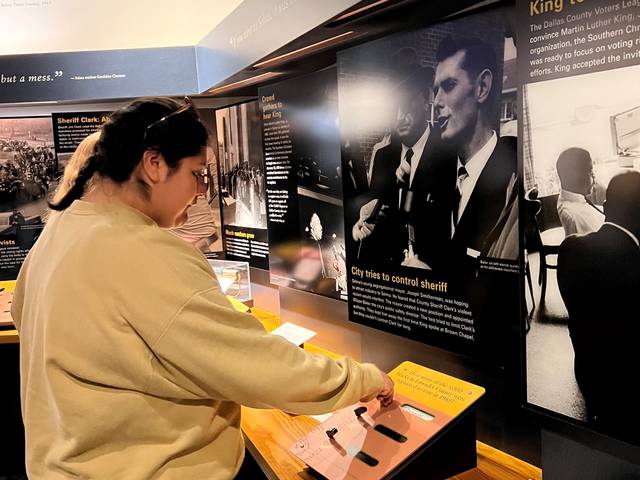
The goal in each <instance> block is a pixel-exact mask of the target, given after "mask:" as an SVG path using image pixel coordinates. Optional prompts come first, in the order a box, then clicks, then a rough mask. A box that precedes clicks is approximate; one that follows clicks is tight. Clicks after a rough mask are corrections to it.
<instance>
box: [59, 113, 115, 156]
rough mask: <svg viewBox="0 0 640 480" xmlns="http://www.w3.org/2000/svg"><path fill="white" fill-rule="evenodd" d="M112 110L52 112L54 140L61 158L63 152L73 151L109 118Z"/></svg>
mask: <svg viewBox="0 0 640 480" xmlns="http://www.w3.org/2000/svg"><path fill="white" fill-rule="evenodd" d="M110 113H111V112H65V113H52V114H51V118H52V120H53V141H54V144H55V148H56V153H57V154H58V159H60V155H61V154H70V153H73V152H74V151H75V150H76V148H77V147H78V145H79V144H80V142H81V141H82V140H84V139H85V138H86V137H87V136H89V135H91V134H92V133H93V132H95V131H97V130H99V129H100V127H101V126H102V125H103V124H104V123H106V122H107V121H108V120H109V114H110Z"/></svg>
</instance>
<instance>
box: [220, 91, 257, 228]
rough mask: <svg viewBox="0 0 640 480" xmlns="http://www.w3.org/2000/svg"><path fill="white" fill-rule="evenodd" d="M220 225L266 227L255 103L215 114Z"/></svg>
mask: <svg viewBox="0 0 640 480" xmlns="http://www.w3.org/2000/svg"><path fill="white" fill-rule="evenodd" d="M216 128H217V132H218V153H219V156H220V188H221V191H222V203H223V209H224V212H223V215H224V222H225V224H227V225H237V226H241V227H251V228H267V208H266V205H265V188H264V162H263V160H262V139H261V137H260V117H259V113H258V102H249V103H242V104H240V105H234V106H232V107H229V108H224V109H220V110H217V111H216Z"/></svg>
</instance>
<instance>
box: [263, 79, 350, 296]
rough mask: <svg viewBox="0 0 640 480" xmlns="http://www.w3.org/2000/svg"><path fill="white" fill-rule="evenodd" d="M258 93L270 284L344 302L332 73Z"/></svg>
mask: <svg viewBox="0 0 640 480" xmlns="http://www.w3.org/2000/svg"><path fill="white" fill-rule="evenodd" d="M260 96H261V97H262V98H263V99H264V101H263V103H262V109H263V112H264V113H265V115H267V117H268V118H267V119H266V120H265V122H264V142H265V151H266V158H265V162H266V166H267V187H268V188H267V201H268V208H269V242H270V248H271V254H270V264H269V269H270V274H271V282H272V283H274V284H277V285H281V286H286V287H290V288H296V289H299V290H304V291H308V292H312V293H317V294H320V295H325V296H328V297H333V298H337V299H341V300H347V284H346V245H345V235H344V222H343V220H342V218H343V213H342V209H343V202H342V167H341V160H340V143H339V131H338V93H337V79H336V69H335V68H328V69H325V70H322V71H319V72H316V73H313V74H311V75H306V76H303V77H300V78H296V79H295V80H286V81H284V82H279V83H277V84H275V85H270V86H268V87H264V88H262V89H260ZM270 106H275V107H276V108H275V109H270V108H269V107H270ZM276 112H277V113H276ZM284 192H286V193H284ZM283 197H286V199H285V198H283ZM282 200H284V202H283V201H282ZM282 205H286V207H284V209H283V208H282ZM280 215H282V216H280Z"/></svg>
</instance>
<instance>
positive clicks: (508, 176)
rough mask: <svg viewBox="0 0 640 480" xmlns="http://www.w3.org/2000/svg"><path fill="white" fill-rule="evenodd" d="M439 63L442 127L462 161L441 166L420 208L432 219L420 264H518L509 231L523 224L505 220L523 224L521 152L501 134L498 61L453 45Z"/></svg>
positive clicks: (462, 42) (472, 47) (476, 45)
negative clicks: (485, 258)
mask: <svg viewBox="0 0 640 480" xmlns="http://www.w3.org/2000/svg"><path fill="white" fill-rule="evenodd" d="M436 61H437V66H436V72H435V82H434V93H435V101H434V105H435V109H436V115H437V125H438V126H439V128H440V132H441V137H442V141H443V143H445V144H448V145H450V146H451V147H452V148H453V149H454V150H455V153H456V156H454V157H453V160H443V161H441V162H438V166H437V172H436V173H435V174H434V176H435V177H436V178H437V179H438V181H437V182H432V183H431V187H432V189H431V191H430V192H429V194H428V195H427V197H424V198H422V199H421V200H420V201H421V202H422V203H423V208H422V211H423V212H425V218H424V221H423V223H422V227H421V228H420V231H419V232H418V237H419V238H418V242H419V247H418V256H419V258H420V260H421V261H422V262H425V263H426V264H428V265H431V266H432V268H436V269H440V268H451V267H453V265H454V264H458V263H459V262H463V263H465V262H467V260H469V261H470V263H471V264H475V259H477V257H479V256H481V255H487V254H488V252H491V255H492V256H494V257H497V258H501V259H512V260H515V259H517V258H518V235H517V234H515V235H513V234H510V233H509V232H504V231H502V230H504V229H505V228H508V229H509V230H510V232H517V221H515V222H514V221H503V220H501V219H505V220H507V219H509V218H511V219H513V218H516V217H517V216H516V217H514V215H513V212H514V211H515V212H517V195H514V192H516V191H517V181H516V179H517V175H516V168H517V153H516V149H517V144H516V139H515V138H514V137H503V138H498V136H497V133H496V130H495V128H496V126H497V120H498V115H497V108H498V106H499V95H500V91H499V82H498V80H497V78H496V74H497V61H496V56H495V53H494V51H493V48H492V47H491V46H490V45H488V44H486V43H484V42H482V41H480V40H478V39H457V40H456V39H453V38H452V37H447V38H445V39H444V40H443V41H442V42H441V43H440V45H439V47H438V50H437V52H436ZM456 157H457V158H456ZM425 203H426V205H424V204H425ZM497 230H500V231H497ZM507 239H508V240H507ZM490 242H494V245H491V244H490ZM497 244H499V245H500V248H496V245H497ZM467 263H469V262H467Z"/></svg>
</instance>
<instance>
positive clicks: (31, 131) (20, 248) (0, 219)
mask: <svg viewBox="0 0 640 480" xmlns="http://www.w3.org/2000/svg"><path fill="white" fill-rule="evenodd" d="M57 174H58V162H57V160H56V156H55V152H54V148H53V129H52V126H51V117H23V118H0V280H12V279H15V278H17V276H18V272H19V271H20V267H21V265H22V262H23V261H24V259H25V257H26V256H27V253H29V250H30V249H31V247H32V246H33V244H34V243H35V241H36V240H37V239H38V237H39V236H40V233H41V232H42V229H43V227H44V216H45V213H46V211H47V196H48V194H49V192H50V191H52V190H53V189H54V188H55V186H56V181H57Z"/></svg>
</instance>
